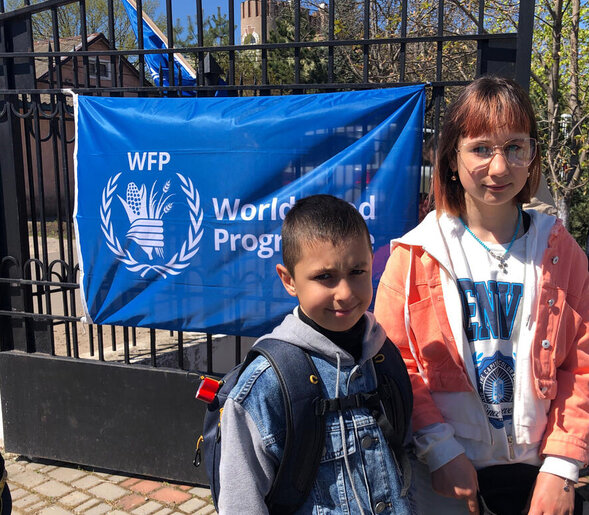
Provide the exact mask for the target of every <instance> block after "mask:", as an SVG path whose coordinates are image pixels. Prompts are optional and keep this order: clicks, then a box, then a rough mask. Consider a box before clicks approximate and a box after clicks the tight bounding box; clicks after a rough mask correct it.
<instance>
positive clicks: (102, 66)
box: [88, 58, 111, 80]
mask: <svg viewBox="0 0 589 515" xmlns="http://www.w3.org/2000/svg"><path fill="white" fill-rule="evenodd" d="M88 67H89V68H90V77H91V78H92V79H95V78H96V77H97V75H98V74H100V79H101V80H102V79H106V80H110V77H111V74H110V68H111V63H110V61H99V62H98V73H96V59H94V60H92V58H90V62H89V63H88Z"/></svg>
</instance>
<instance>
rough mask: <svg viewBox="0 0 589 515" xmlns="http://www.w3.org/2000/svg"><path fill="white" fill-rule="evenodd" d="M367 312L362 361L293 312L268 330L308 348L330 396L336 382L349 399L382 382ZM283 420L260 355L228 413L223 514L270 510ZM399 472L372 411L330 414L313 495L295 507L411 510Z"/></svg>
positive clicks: (377, 337)
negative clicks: (267, 501)
mask: <svg viewBox="0 0 589 515" xmlns="http://www.w3.org/2000/svg"><path fill="white" fill-rule="evenodd" d="M366 317H367V327H366V332H365V336H364V342H363V354H362V358H361V359H360V361H359V363H358V364H356V363H354V360H353V358H352V357H351V356H350V355H349V354H347V353H346V352H345V351H343V350H341V349H340V348H339V347H337V346H336V345H335V344H334V343H332V342H331V341H330V340H329V339H327V338H326V337H325V336H323V335H321V334H320V333H318V332H316V331H315V330H314V329H312V328H311V327H309V326H308V325H307V324H305V323H304V322H302V321H300V320H299V319H298V318H297V317H296V316H293V315H289V316H287V317H286V319H285V320H284V322H283V323H282V324H281V325H280V326H279V327H278V328H276V329H275V330H274V332H273V333H272V334H271V335H270V336H271V337H272V338H279V339H282V340H286V341H290V342H291V343H296V344H298V345H299V346H301V347H303V348H305V350H308V351H310V353H311V356H312V359H313V362H314V363H315V366H316V367H317V370H318V372H319V375H320V376H321V382H322V389H323V394H324V395H325V397H327V398H333V397H336V385H338V386H339V396H342V397H343V396H346V395H349V394H353V393H358V392H368V391H371V390H373V389H374V388H375V387H376V376H375V371H374V366H373V364H372V360H371V358H372V357H373V356H374V355H375V354H376V353H377V351H378V350H379V349H380V347H381V345H382V343H383V342H384V339H385V334H384V331H383V330H382V328H381V327H380V326H379V325H378V324H377V323H376V322H375V321H374V318H373V317H372V315H370V314H366ZM284 420H285V414H284V406H283V403H282V394H281V391H280V387H279V385H278V382H277V378H276V375H275V373H274V371H273V369H272V367H271V366H270V364H269V363H268V362H267V361H266V359H265V358H263V357H258V358H256V360H254V362H253V363H252V364H251V365H250V366H249V367H248V369H247V370H246V371H245V372H244V373H243V375H242V376H241V378H240V380H239V382H238V383H237V385H236V386H235V388H234V389H233V391H232V392H231V394H230V396H229V399H228V400H227V402H226V403H225V409H224V411H223V418H222V423H221V438H222V441H221V442H222V443H221V448H222V454H221V456H222V458H221V465H220V484H221V489H220V499H219V511H220V513H226V514H229V513H231V514H235V513H256V514H258V513H267V507H266V505H265V504H264V498H265V496H266V494H267V493H268V492H269V490H270V487H271V485H272V481H273V479H274V474H275V471H276V469H277V466H278V463H279V462H280V459H281V457H282V451H283V445H284V437H285V427H284ZM342 428H343V430H342ZM344 443H345V444H344ZM346 462H347V464H346ZM399 470H400V469H399V467H398V464H397V463H396V462H395V459H394V457H393V455H392V453H391V452H390V450H389V448H388V446H387V444H386V440H385V438H384V436H383V434H382V432H381V430H380V428H379V426H378V425H377V423H376V421H375V419H374V418H373V417H372V415H371V414H370V412H369V410H368V409H363V408H362V409H355V410H346V411H344V412H341V414H340V413H335V412H332V413H327V415H326V437H325V448H324V452H323V456H322V458H321V462H320V465H319V470H318V473H317V476H316V478H315V481H314V483H313V487H312V490H311V494H310V495H309V497H308V498H307V500H306V501H305V503H304V504H303V506H302V507H301V508H300V509H299V510H298V511H297V513H305V514H311V513H312V514H322V515H323V514H324V515H327V514H360V513H364V514H376V513H382V514H410V513H412V507H411V493H409V494H407V495H404V496H403V497H401V490H402V478H401V476H400V472H399ZM358 501H359V503H360V505H361V507H359V506H358Z"/></svg>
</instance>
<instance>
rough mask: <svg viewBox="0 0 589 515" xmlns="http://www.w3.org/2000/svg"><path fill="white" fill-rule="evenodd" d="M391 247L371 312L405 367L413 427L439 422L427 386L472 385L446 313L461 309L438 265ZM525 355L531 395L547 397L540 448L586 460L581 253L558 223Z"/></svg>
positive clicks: (587, 289) (453, 388) (585, 303)
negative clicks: (448, 301)
mask: <svg viewBox="0 0 589 515" xmlns="http://www.w3.org/2000/svg"><path fill="white" fill-rule="evenodd" d="M392 249H393V250H392V253H391V256H390V258H389V260H388V262H387V266H386V269H385V271H384V273H383V276H382V278H381V282H380V286H379V288H378V292H377V296H376V303H375V310H374V312H375V315H376V318H377V319H378V321H379V322H380V323H381V325H382V326H383V327H384V329H385V331H386V333H387V335H388V336H389V338H390V339H391V340H392V341H393V342H395V344H397V346H398V347H399V348H400V350H401V353H402V355H403V358H404V360H405V363H406V365H407V368H408V370H409V374H410V376H411V380H412V384H413V391H414V410H413V429H414V430H419V429H421V428H423V427H425V426H428V425H430V424H434V423H438V422H444V419H443V417H442V414H441V413H440V410H439V409H438V408H437V406H436V404H435V403H434V401H433V399H432V396H431V395H430V392H435V391H440V392H464V391H472V390H473V386H472V384H471V382H470V380H469V377H468V374H467V371H466V369H465V365H464V363H463V361H462V358H461V357H460V354H459V352H458V350H457V345H456V341H455V338H454V336H453V334H452V331H451V329H450V324H449V322H448V312H449V311H451V312H452V314H453V316H457V315H456V311H457V310H458V311H460V307H459V306H449V307H448V309H447V307H446V305H445V303H444V294H443V291H442V282H441V279H440V263H439V262H438V261H437V260H435V259H434V258H433V257H432V256H431V255H430V254H428V253H427V252H426V251H425V250H424V249H423V248H422V247H420V246H407V245H404V244H402V243H393V246H392ZM408 272H410V274H411V275H410V277H409V280H408V276H407V274H408ZM532 359H533V370H532V371H533V377H534V389H535V391H534V394H535V395H537V396H538V398H540V399H549V400H550V401H551V403H550V410H549V413H548V423H547V426H546V429H545V431H544V437H543V439H542V443H541V445H540V452H541V453H542V454H545V455H546V454H548V455H556V456H564V457H568V458H572V459H575V460H578V461H580V462H582V463H587V462H588V461H589V272H588V270H587V257H586V256H585V254H584V252H583V251H582V249H581V248H580V247H579V246H578V245H577V243H576V242H575V241H574V240H573V238H572V237H571V236H570V235H569V233H568V232H567V231H566V230H565V229H564V227H563V226H562V224H561V223H560V221H557V222H556V223H555V224H554V226H553V228H552V231H551V234H550V236H549V238H548V247H547V249H546V250H545V252H544V256H543V260H542V266H541V278H540V287H539V289H538V291H537V316H536V329H535V336H534V341H533V345H532ZM457 409H460V408H459V407H458V408H457Z"/></svg>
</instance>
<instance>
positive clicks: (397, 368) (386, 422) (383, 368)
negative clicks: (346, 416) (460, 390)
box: [373, 338, 413, 496]
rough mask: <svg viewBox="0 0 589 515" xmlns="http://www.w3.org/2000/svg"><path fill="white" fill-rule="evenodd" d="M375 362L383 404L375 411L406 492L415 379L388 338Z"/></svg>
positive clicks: (408, 479) (409, 476) (379, 392)
mask: <svg viewBox="0 0 589 515" xmlns="http://www.w3.org/2000/svg"><path fill="white" fill-rule="evenodd" d="M373 362H374V368H375V370H376V377H377V380H378V394H379V397H380V401H381V404H382V410H379V413H378V414H375V417H376V422H377V423H378V425H379V426H380V428H381V431H382V432H383V434H384V436H385V438H386V440H387V443H388V445H389V448H390V449H391V451H392V452H393V454H394V456H395V458H396V460H397V464H398V465H399V467H400V468H401V471H402V474H403V488H402V491H401V496H403V495H404V494H405V493H407V491H408V490H409V487H410V485H411V465H410V463H409V458H408V457H407V453H406V451H405V446H404V444H405V440H406V438H407V435H408V433H409V428H410V426H411V413H412V411H413V390H412V388H411V380H410V379H409V374H408V373H407V368H406V367H405V363H404V362H403V358H402V357H401V353H400V352H399V349H397V347H396V346H395V345H393V343H392V342H391V341H390V340H389V339H388V338H387V339H386V340H385V342H384V344H383V345H382V347H381V348H380V351H379V352H378V353H377V354H376V356H375V357H374V358H373ZM383 411H384V413H383Z"/></svg>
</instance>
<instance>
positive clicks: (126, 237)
mask: <svg viewBox="0 0 589 515" xmlns="http://www.w3.org/2000/svg"><path fill="white" fill-rule="evenodd" d="M424 98H425V93H424V87H423V86H410V87H400V88H394V89H383V90H369V91H357V92H346V93H324V94H316V95H293V96H281V97H250V98H99V97H83V96H78V97H76V102H75V117H76V130H77V133H76V134H77V141H76V153H75V162H76V211H75V221H76V229H77V231H78V238H77V240H76V241H77V244H78V251H79V263H80V268H81V288H82V293H83V301H84V309H85V311H86V314H87V317H88V319H89V321H93V322H94V323H99V324H114V325H127V326H140V327H153V328H161V329H170V330H185V331H206V332H211V333H224V334H242V335H251V336H257V335H260V334H263V333H265V332H267V331H268V330H270V329H271V328H272V327H273V326H275V325H276V324H277V323H278V322H279V321H280V320H281V319H282V318H283V317H284V316H285V314H286V313H288V312H290V311H291V310H292V309H293V307H294V305H295V300H293V298H292V297H290V296H289V295H288V294H287V293H286V292H285V291H284V290H283V287H282V284H281V282H280V279H279V278H278V276H277V275H276V271H275V267H276V264H277V263H279V262H281V254H280V250H281V239H280V229H281V225H282V220H283V219H284V216H285V215H286V213H287V212H288V210H289V209H290V207H291V206H292V205H293V204H294V203H295V201H296V200H297V199H300V198H302V197H305V196H308V195H312V194H316V193H329V194H332V195H335V196H338V197H340V198H342V199H344V200H347V201H349V202H351V203H352V204H353V205H354V206H355V207H356V208H357V209H358V210H359V211H360V213H361V214H362V215H363V217H364V219H365V220H366V222H367V225H368V228H369V230H370V233H371V236H372V238H373V240H374V251H375V264H374V277H373V279H374V284H375V286H376V284H377V282H378V279H379V277H380V275H381V273H382V270H383V268H384V263H385V261H386V258H387V257H388V253H389V241H390V239H391V238H393V237H395V236H399V235H401V234H403V233H404V232H406V231H407V230H409V229H411V228H412V227H414V226H415V224H416V222H417V206H418V199H419V183H420V167H421V142H422V130H423V117H424Z"/></svg>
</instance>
